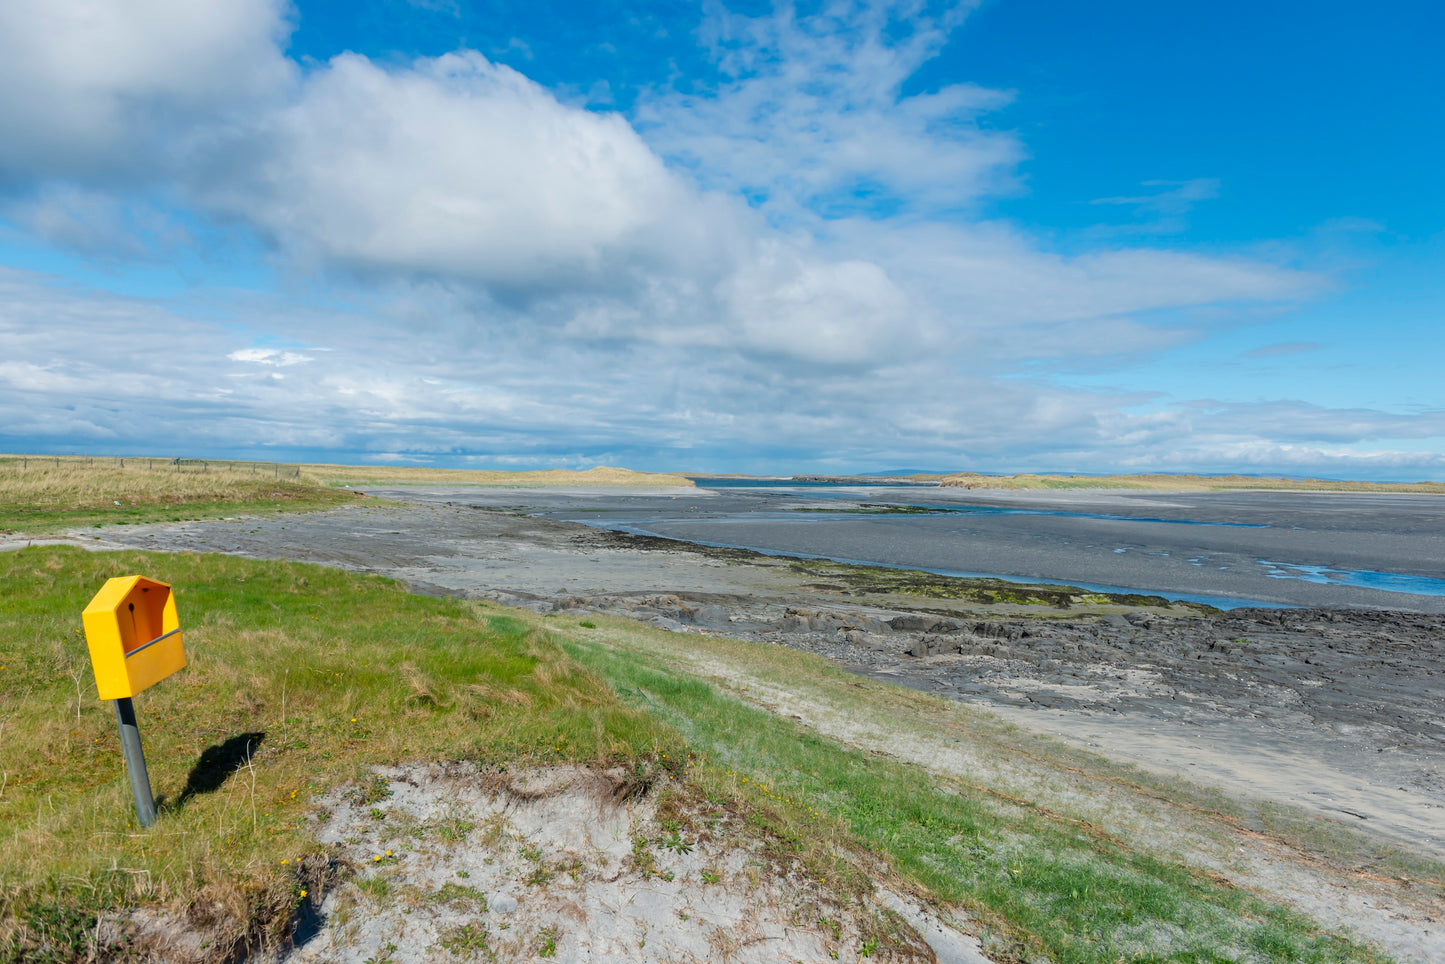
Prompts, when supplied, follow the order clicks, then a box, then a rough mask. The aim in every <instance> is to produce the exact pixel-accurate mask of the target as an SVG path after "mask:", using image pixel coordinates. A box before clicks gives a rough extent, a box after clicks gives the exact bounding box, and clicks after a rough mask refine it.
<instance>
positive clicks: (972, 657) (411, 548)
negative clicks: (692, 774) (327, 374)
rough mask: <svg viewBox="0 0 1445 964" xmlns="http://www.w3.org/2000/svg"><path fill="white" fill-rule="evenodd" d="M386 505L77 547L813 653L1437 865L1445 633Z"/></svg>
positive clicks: (1425, 620)
mask: <svg viewBox="0 0 1445 964" xmlns="http://www.w3.org/2000/svg"><path fill="white" fill-rule="evenodd" d="M389 494H391V495H392V496H393V497H396V496H401V497H405V498H409V499H412V500H414V502H413V504H410V505H403V506H382V505H375V504H370V505H358V506H354V507H348V508H346V509H343V510H338V511H333V512H328V513H324V514H317V515H310V516H285V517H282V516H276V517H273V518H270V519H260V520H254V519H241V520H233V521H222V522H211V523H173V524H167V525H157V526H148V527H139V526H137V527H124V528H115V529H110V530H107V531H106V532H105V534H104V536H103V538H101V539H94V538H86V539H85V540H83V541H87V542H89V543H90V544H91V545H93V546H97V547H103V546H116V545H126V546H135V547H146V548H155V549H162V550H171V551H176V550H182V551H184V550H194V551H218V552H229V553H235V554H238V555H245V556H250V557H257V558H292V559H300V560H305V561H313V562H320V563H324V564H328V565H338V566H342V567H344V568H348V569H353V570H357V571H364V572H374V573H379V574H382V575H387V576H391V577H394V578H400V579H403V580H405V581H407V582H408V583H410V584H411V585H413V586H414V587H416V588H417V589H419V590H421V591H425V592H433V593H441V594H451V595H460V596H468V597H474V598H488V599H494V600H499V601H502V602H506V603H509V604H513V605H524V606H527V607H529V608H532V609H534V610H537V611H541V612H551V611H562V610H572V611H576V610H592V611H598V612H606V613H612V614H618V615H626V616H630V617H633V618H637V619H640V620H643V621H646V622H649V623H652V624H654V625H657V626H660V627H663V628H667V629H673V630H680V631H686V632H704V633H723V634H727V635H731V636H737V637H741V638H749V639H756V640H759V641H764V642H771V643H779V644H786V645H790V646H795V647H798V648H802V649H808V650H811V651H814V652H818V653H822V654H824V655H827V656H829V657H831V658H833V659H835V660H837V661H839V662H840V663H842V664H843V665H845V666H848V667H849V668H851V669H854V670H855V671H857V672H860V673H866V674H868V675H871V676H877V677H881V678H887V679H892V680H895V681H897V682H899V683H903V684H905V685H909V686H914V687H918V688H921V689H926V690H930V691H934V692H938V693H940V694H944V695H948V696H951V697H953V698H956V699H959V700H963V701H967V702H969V703H973V704H976V705H983V706H987V707H991V708H992V709H993V710H994V711H995V712H998V713H999V714H1001V715H1003V716H1005V717H1006V718H1008V719H1010V720H1013V721H1015V722H1018V723H1020V724H1022V725H1025V726H1027V727H1030V728H1032V729H1035V730H1039V731H1042V732H1048V733H1054V734H1056V735H1058V736H1060V737H1062V738H1064V739H1066V740H1069V741H1072V742H1074V743H1077V744H1081V745H1083V746H1086V747H1089V748H1091V749H1094V750H1096V751H1098V752H1100V753H1102V754H1104V755H1105V756H1109V757H1111V758H1114V759H1118V760H1122V761H1126V762H1132V763H1136V764H1138V765H1141V766H1144V767H1145V768H1147V769H1150V770H1152V771H1154V772H1157V773H1161V774H1165V775H1178V776H1183V777H1187V778H1189V779H1191V780H1192V781H1195V782H1197V783H1199V784H1202V785H1205V786H1212V787H1217V788H1219V789H1221V790H1223V791H1225V792H1227V793H1228V794H1230V795H1231V796H1235V797H1240V798H1245V799H1256V800H1262V801H1267V802H1275V803H1285V804H1290V805H1294V806H1298V807H1301V808H1303V809H1305V810H1307V811H1310V812H1313V813H1315V814H1318V815H1321V816H1326V817H1329V818H1331V819H1334V820H1338V821H1340V822H1341V823H1342V824H1344V825H1346V826H1349V827H1351V828H1352V829H1357V830H1361V831H1364V832H1366V833H1373V834H1377V835H1379V836H1381V837H1382V838H1384V839H1386V840H1389V841H1392V842H1394V843H1396V844H1400V845H1403V846H1404V847H1406V848H1407V849H1409V850H1411V851H1414V852H1417V853H1420V854H1426V855H1431V856H1433V857H1435V858H1437V859H1441V858H1445V617H1441V616H1438V615H1433V614H1429V613H1418V612H1417V613H1406V612H1399V611H1394V612H1392V611H1363V610H1357V611H1338V610H1321V609H1310V610H1278V609H1274V610H1271V609H1255V610H1235V611H1232V612H1229V613H1225V614H1215V615H1207V614H1202V613H1200V612H1199V611H1198V610H1197V609H1191V608H1190V607H1186V606H1146V607H1125V606H1119V605H1108V604H1104V605H1093V604H1086V605H1078V606H1075V607H1073V608H1071V609H1068V610H1059V609H1055V608H1053V607H1051V606H1047V607H1040V606H1026V605H1014V604H1005V603H997V604H992V605H980V604H979V603H978V602H977V601H974V600H969V599H958V598H946V596H945V597H944V598H930V597H927V596H915V595H898V594H895V593H891V592H887V591H880V590H879V589H878V588H877V587H870V585H869V584H868V578H867V575H866V571H860V570H852V569H847V567H838V571H837V572H835V573H830V572H829V571H828V570H827V568H826V567H823V568H819V567H818V566H817V565H816V564H815V565H812V566H800V565H797V564H795V563H794V562H791V561H789V560H787V559H781V558H777V557H769V556H757V555H753V554H750V553H740V552H729V551H724V550H710V549H707V548H705V547H699V546H691V545H687V544H684V543H679V542H675V541H668V540H662V539H653V538H647V537H643V536H634V535H629V534H625V533H620V532H615V531H609V530H604V529H597V528H592V527H585V526H581V525H578V524H575V523H571V522H566V521H558V520H554V519H547V518H540V517H536V516H528V515H522V514H518V513H520V512H522V511H524V510H526V509H530V510H532V511H550V512H554V513H571V514H574V515H575V514H577V513H576V510H577V509H578V508H579V507H581V508H592V509H600V508H604V507H611V508H609V509H608V511H613V510H615V509H617V506H616V501H617V500H618V499H626V500H633V502H631V503H629V504H627V505H624V506H621V507H620V509H621V510H622V511H629V512H632V511H635V510H636V509H638V507H639V505H638V504H637V503H636V500H643V502H642V505H643V506H645V505H647V502H646V500H652V501H651V505H652V506H653V507H654V509H655V508H656V507H657V506H658V505H661V504H663V503H668V504H671V505H678V504H681V506H682V507H683V508H684V511H685V510H686V507H687V506H691V505H702V504H705V500H707V499H708V498H709V496H707V495H706V494H703V495H698V494H697V493H695V492H693V491H691V490H685V489H684V490H663V491H657V492H652V493H650V494H645V495H644V494H638V493H628V494H626V495H624V496H619V495H617V493H616V492H615V491H614V492H612V493H606V492H596V491H593V492H588V491H576V492H571V493H559V492H551V491H549V492H539V491H536V490H533V491H510V492H501V491H497V490H489V491H487V492H484V493H481V494H480V495H478V493H476V492H475V490H474V491H472V492H464V491H456V490H453V491H451V492H450V493H448V492H441V491H436V490H427V491H425V492H417V491H413V490H399V491H397V492H393V493H389ZM448 495H450V496H451V498H450V500H448V499H447V496H448ZM474 500H478V501H485V502H488V503H491V504H490V506H489V508H487V509H477V508H472V507H470V505H469V503H471V502H472V501H474ZM568 500H570V501H568ZM447 501H451V502H452V503H454V504H450V505H448V504H446V502H447ZM564 503H565V504H564ZM654 514H656V513H654ZM864 521H867V520H864ZM860 572H861V573H862V575H860ZM1324 588H1333V587H1324ZM1384 595H1397V594H1384Z"/></svg>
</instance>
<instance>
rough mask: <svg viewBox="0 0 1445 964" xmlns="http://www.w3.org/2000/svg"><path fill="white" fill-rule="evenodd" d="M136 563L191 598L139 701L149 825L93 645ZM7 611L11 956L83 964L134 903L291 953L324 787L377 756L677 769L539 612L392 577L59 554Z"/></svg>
mask: <svg viewBox="0 0 1445 964" xmlns="http://www.w3.org/2000/svg"><path fill="white" fill-rule="evenodd" d="M137 572H139V573H144V574H146V575H149V576H151V577H153V578H157V579H160V580H162V581H164V582H168V583H171V584H173V585H174V587H175V593H176V599H177V603H178V607H179V611H180V616H181V621H182V626H183V628H184V639H185V645H186V651H187V656H188V659H189V665H188V666H187V667H186V668H185V669H183V670H181V671H180V672H179V673H177V674H175V675H174V676H172V677H171V678H169V679H166V680H163V681H162V682H161V683H159V684H157V685H156V686H154V687H152V688H151V689H149V690H147V691H146V692H144V693H142V694H140V695H138V696H137V697H136V698H135V706H136V714H137V717H138V721H139V726H140V730H141V735H142V739H143V741H144V745H145V751H146V757H147V762H148V764H149V768H150V776H151V783H152V787H153V789H154V792H155V794H156V796H157V801H158V805H159V809H160V819H159V821H158V822H157V825H156V826H155V827H153V828H150V829H149V830H146V831H141V830H139V829H138V828H137V827H136V825H135V815H134V809H133V805H132V802H131V799H130V791H129V785H128V784H127V782H126V779H125V771H124V767H123V765H122V761H121V757H120V751H119V746H118V741H117V737H116V725H115V717H114V714H113V711H112V708H111V705H110V704H109V703H101V702H100V701H98V700H97V699H96V695H95V684H94V681H93V677H92V675H91V671H90V666H89V657H88V653H87V649H86V644H85V641H84V638H83V636H82V635H81V632H80V612H81V610H82V609H83V608H84V606H85V605H86V603H87V602H88V601H89V599H90V597H91V596H92V595H93V594H94V592H95V591H96V590H97V589H98V588H99V587H100V585H101V583H102V582H103V581H104V579H105V578H107V577H110V576H115V575H123V574H131V573H137ZM0 598H3V599H5V600H6V603H5V606H4V607H3V609H0V693H3V699H0V828H3V830H4V838H5V839H4V841H3V849H4V854H5V857H4V860H3V861H0V961H4V962H6V964H11V962H19V961H37V960H80V959H82V958H83V957H84V955H85V953H86V948H87V943H88V941H89V940H90V935H92V934H93V933H94V931H95V926H96V920H97V918H98V916H99V915H101V914H103V913H104V912H106V911H107V910H113V909H116V908H121V907H127V906H135V905H171V906H173V907H179V908H181V909H182V910H184V909H185V908H188V907H192V908H194V907H202V908H210V909H208V910H205V913H206V914H207V915H210V916H212V917H216V916H218V915H219V917H220V918H222V919H223V922H224V923H225V925H226V927H225V928H223V930H224V931H225V933H226V935H227V938H226V939H225V940H221V941H220V942H219V946H217V947H216V949H215V959H216V960H229V959H232V956H233V952H234V951H236V950H238V949H240V948H242V947H244V946H246V945H247V944H254V943H256V942H257V941H260V940H263V939H265V938H267V937H268V936H269V937H270V938H271V939H274V938H275V937H277V936H278V935H280V934H281V933H283V932H285V931H286V930H287V928H288V927H289V923H290V921H291V919H292V917H293V914H294V913H295V911H296V910H297V908H298V907H299V906H300V893H301V891H302V890H303V889H307V888H308V887H310V888H318V885H319V884H321V883H323V881H321V880H318V879H316V877H315V875H316V874H317V873H318V872H319V871H318V868H323V869H324V868H325V866H326V860H325V859H318V857H317V855H318V853H319V850H318V845H317V844H316V842H315V841H314V839H313V838H312V837H311V835H310V832H309V830H308V826H307V822H306V820H305V819H304V817H305V814H306V812H307V810H308V809H309V808H310V807H311V805H312V798H313V795H314V794H317V793H320V792H322V791H325V790H327V789H329V788H332V787H335V786H337V785H338V784H344V783H348V782H354V783H358V784H359V785H361V786H363V787H365V786H366V785H367V781H368V777H369V768H370V767H372V766H374V765H377V764H383V763H390V762H397V761H403V760H454V759H467V760H479V761H486V762H506V763H509V764H516V763H518V762H519V761H520V762H522V763H525V762H528V761H556V760H576V761H586V762H598V761H603V762H607V761H616V760H622V761H626V762H628V763H629V764H630V765H632V766H634V767H635V768H638V769H639V771H640V772H646V771H647V769H648V768H649V767H651V766H652V765H653V764H652V763H651V761H652V760H654V759H655V758H660V757H659V756H658V755H659V754H660V753H663V752H667V753H668V759H671V760H680V759H682V758H683V752H682V749H681V744H680V742H678V740H677V738H676V737H675V736H674V735H673V734H671V733H670V731H668V730H667V729H666V728H665V727H663V726H661V725H659V724H658V723H656V722H654V721H653V720H651V719H650V718H649V717H648V716H647V715H646V714H645V713H644V712H642V711H639V710H637V709H633V708H630V707H627V706H624V705H623V704H621V703H620V702H619V701H618V700H617V698H616V697H615V696H614V695H613V694H612V693H611V691H610V690H609V689H608V688H607V687H606V685H605V684H604V683H602V681H600V680H599V679H598V678H597V677H596V676H595V675H594V674H592V673H590V672H588V671H586V670H584V669H583V668H582V667H580V666H579V665H578V664H577V663H576V662H575V661H574V660H572V659H571V658H570V657H568V656H567V655H566V654H565V653H564V652H563V651H562V649H561V648H560V646H559V645H558V644H557V643H556V642H555V641H554V640H553V639H551V638H550V637H549V635H548V634H547V633H546V632H545V631H544V630H542V629H540V628H539V627H538V626H536V625H534V624H533V623H531V622H529V621H528V620H525V619H518V618H515V617H513V616H510V615H507V614H505V613H504V612H502V611H500V610H489V611H485V612H479V611H478V610H477V609H476V608H475V607H473V606H471V605H469V604H466V603H463V602H459V601H450V600H438V599H432V598H427V597H421V596H415V595H411V594H409V593H407V592H406V591H404V590H403V588H402V587H401V586H400V585H398V584H397V583H394V582H390V581H387V580H383V579H379V578H367V577H358V576H354V575H349V574H345V573H342V572H339V571H335V570H328V569H324V568H321V567H316V566H309V565H302V564H291V563H284V562H251V561H245V560H240V559H235V558H231V557H225V556H196V555H165V554H148V553H134V552H126V553H87V552H84V551H82V550H78V549H74V548H70V547H60V546H45V547H34V548H30V549H25V550H20V551H16V552H7V553H0ZM669 751H670V752H669ZM318 889H319V888H318ZM215 907H220V908H223V910H222V911H216V910H214V908H215Z"/></svg>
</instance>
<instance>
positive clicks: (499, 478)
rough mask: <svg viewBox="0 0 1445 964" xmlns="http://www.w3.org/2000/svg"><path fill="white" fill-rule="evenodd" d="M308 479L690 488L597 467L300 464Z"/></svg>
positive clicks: (684, 482) (662, 477) (673, 478)
mask: <svg viewBox="0 0 1445 964" xmlns="http://www.w3.org/2000/svg"><path fill="white" fill-rule="evenodd" d="M301 468H302V471H303V472H304V473H305V474H306V475H307V476H310V477H311V478H314V479H317V480H319V481H321V482H325V483H327V484H329V485H366V484H368V483H379V482H389V483H393V484H406V483H413V484H428V483H431V484H437V483H457V484H464V485H492V486H504V487H522V488H547V487H555V486H563V485H681V486H689V487H691V486H692V484H693V483H692V480H691V479H688V478H684V477H683V476H681V475H667V474H663V473H657V472H634V471H632V470H631V469H618V468H612V467H609V466H601V465H599V466H597V467H596V468H593V469H588V470H587V471H585V472H578V471H574V470H572V469H545V470H542V471H537V472H494V471H487V470H482V469H429V468H422V467H419V466H409V465H303V466H302V467H301Z"/></svg>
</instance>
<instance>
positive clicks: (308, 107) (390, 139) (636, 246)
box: [194, 52, 709, 290]
mask: <svg viewBox="0 0 1445 964" xmlns="http://www.w3.org/2000/svg"><path fill="white" fill-rule="evenodd" d="M199 153H200V154H202V156H203V158H204V160H205V163H204V164H203V165H201V166H200V167H199V168H198V169H197V170H196V171H195V172H194V175H195V182H194V190H195V193H196V195H197V196H198V197H199V198H200V199H201V201H202V202H203V203H204V204H205V205H206V206H207V207H209V208H211V209H212V210H216V211H220V212H224V213H226V214H228V215H230V216H232V217H236V218H241V219H245V220H246V221H248V222H250V223H251V224H253V225H255V226H256V227H257V228H258V229H259V230H261V231H263V232H264V233H265V234H266V235H267V236H268V237H270V238H271V239H272V240H273V241H274V242H275V243H276V244H277V245H278V246H280V247H281V248H283V249H284V250H286V251H287V252H288V253H290V254H298V255H301V256H303V257H306V258H308V259H310V260H312V261H313V262H316V263H319V264H323V265H324V264H328V263H329V264H339V265H343V266H347V267H350V268H353V269H356V270H358V271H361V272H380V273H383V274H388V275H393V276H396V275H401V276H411V275H422V276H438V277H446V278H452V279H461V280H466V281H474V282H478V283H481V284H484V285H486V286H488V287H491V288H495V289H500V290H510V289H537V288H541V287H554V288H555V287H560V286H567V285H586V286H592V287H606V286H608V285H609V284H611V283H613V281H614V279H616V278H618V277H619V276H622V277H626V276H628V275H630V274H632V273H633V272H634V271H636V270H638V269H639V267H643V266H648V265H655V264H658V263H665V262H668V261H676V260H678V259H680V258H684V257H686V258H689V259H690V260H706V258H707V252H706V250H698V248H699V247H702V248H704V249H705V247H706V246H707V245H708V243H709V239H708V237H707V236H706V235H705V234H701V233H699V232H695V231H690V230H689V229H688V227H687V225H688V224H689V223H696V222H697V221H698V220H699V218H701V217H703V216H705V215H704V208H705V201H704V199H702V198H699V197H697V196H696V195H694V194H691V193H689V192H687V191H686V190H684V188H683V187H682V186H681V185H680V184H679V183H678V182H677V180H676V178H675V177H674V175H673V174H672V173H671V172H670V171H668V169H667V168H666V167H665V166H664V165H663V164H662V162H661V161H660V160H659V159H658V157H657V156H656V155H655V154H654V153H653V152H652V151H651V150H650V149H648V147H647V146H646V144H644V143H643V141H642V139H641V138H640V137H638V136H637V134H636V133H635V132H634V131H633V130H632V128H631V127H630V126H629V125H628V123H627V122H626V121H625V120H624V119H622V118H621V117H620V116H618V115H615V114H599V113H593V112H590V111H586V110H581V109H579V108H575V107H569V106H566V105H563V104H561V103H559V102H558V101H557V99H556V98H555V97H554V96H553V95H552V94H550V93H549V92H547V91H546V90H544V89H543V88H541V87H539V86H538V85H537V84H535V83H533V82H532V81H530V80H528V79H527V78H526V77H523V76H522V75H521V74H519V73H517V72H516V71H514V70H512V69H511V68H509V67H506V66H502V65H500V64H494V63H491V62H490V61H488V60H487V59H486V58H485V57H483V56H482V55H481V54H479V53H475V52H463V53H457V54H448V55H445V56H443V57H439V58H435V59H421V60H418V61H416V62H414V63H412V64H410V65H408V66H405V67H401V68H384V67H382V66H380V65H377V64H375V63H373V62H371V61H370V60H368V59H366V58H365V57H361V56H357V55H352V54H346V55H342V56H339V57H337V58H335V59H333V60H332V61H330V62H329V63H327V64H326V65H324V66H322V67H320V68H319V69H317V70H315V71H314V72H312V73H311V74H310V75H309V76H308V77H307V78H306V80H305V82H304V84H303V85H302V87H301V91H300V93H299V96H298V97H297V98H296V99H295V100H294V101H293V102H291V103H288V104H287V105H285V106H284V107H283V108H281V109H280V110H278V111H276V112H274V113H272V114H268V115H264V116H262V117H260V118H258V122H257V123H256V124H255V125H254V126H253V127H252V128H250V129H240V130H238V129H229V128H228V129H226V130H223V131H220V132H218V133H217V135H216V136H215V137H214V138H213V139H211V140H209V141H208V142H206V143H205V144H204V146H203V147H202V148H201V149H199ZM674 218H678V219H681V221H682V224H681V225H680V226H679V227H678V229H676V230H674V229H673V227H672V226H671V224H670V222H671V220H672V219H674ZM679 245H681V250H679Z"/></svg>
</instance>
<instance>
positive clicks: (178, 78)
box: [0, 0, 295, 185]
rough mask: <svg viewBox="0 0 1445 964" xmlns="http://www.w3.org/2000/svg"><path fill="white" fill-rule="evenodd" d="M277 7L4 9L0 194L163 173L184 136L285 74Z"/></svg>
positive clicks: (281, 5)
mask: <svg viewBox="0 0 1445 964" xmlns="http://www.w3.org/2000/svg"><path fill="white" fill-rule="evenodd" d="M288 8H289V4H288V3H286V2H285V0H206V2H205V3H175V2H170V0H130V2H127V3H123V4H121V3H113V2H108V0H6V2H5V3H3V4H0V91H3V93H4V96H0V185H3V184H5V183H6V182H7V181H8V182H11V183H24V182H25V181H27V180H29V179H32V178H49V177H56V176H60V177H80V178H87V179H91V180H94V181H98V182H102V183H116V182H119V181H124V180H128V179H132V178H139V179H145V178H148V177H151V176H154V175H155V174H159V173H162V172H161V171H157V170H155V167H156V165H161V166H163V167H164V166H166V162H167V161H168V160H169V159H170V156H169V154H168V152H167V145H170V146H174V142H173V141H172V138H173V137H174V135H175V134H177V133H178V132H184V131H185V130H186V128H187V125H190V124H195V123H201V122H205V123H214V122H215V121H216V120H218V119H224V118H226V117H227V116H230V115H231V114H232V112H234V111H245V110H247V109H248V108H252V107H254V106H255V105H256V104H258V103H264V102H267V101H269V100H270V99H272V98H274V97H275V96H276V95H277V94H278V93H279V92H281V91H282V90H283V89H284V88H285V86H286V85H287V84H288V83H290V81H291V79H292V77H293V76H294V74H295V66H294V65H293V64H292V63H291V62H290V61H289V60H287V59H286V58H285V57H284V56H283V55H282V53H281V50H280V48H279V42H280V41H281V40H282V39H283V38H284V37H285V36H286V35H287V34H289V32H290V28H289V26H288V25H287V23H286V21H285V14H286V12H287V10H288Z"/></svg>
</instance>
